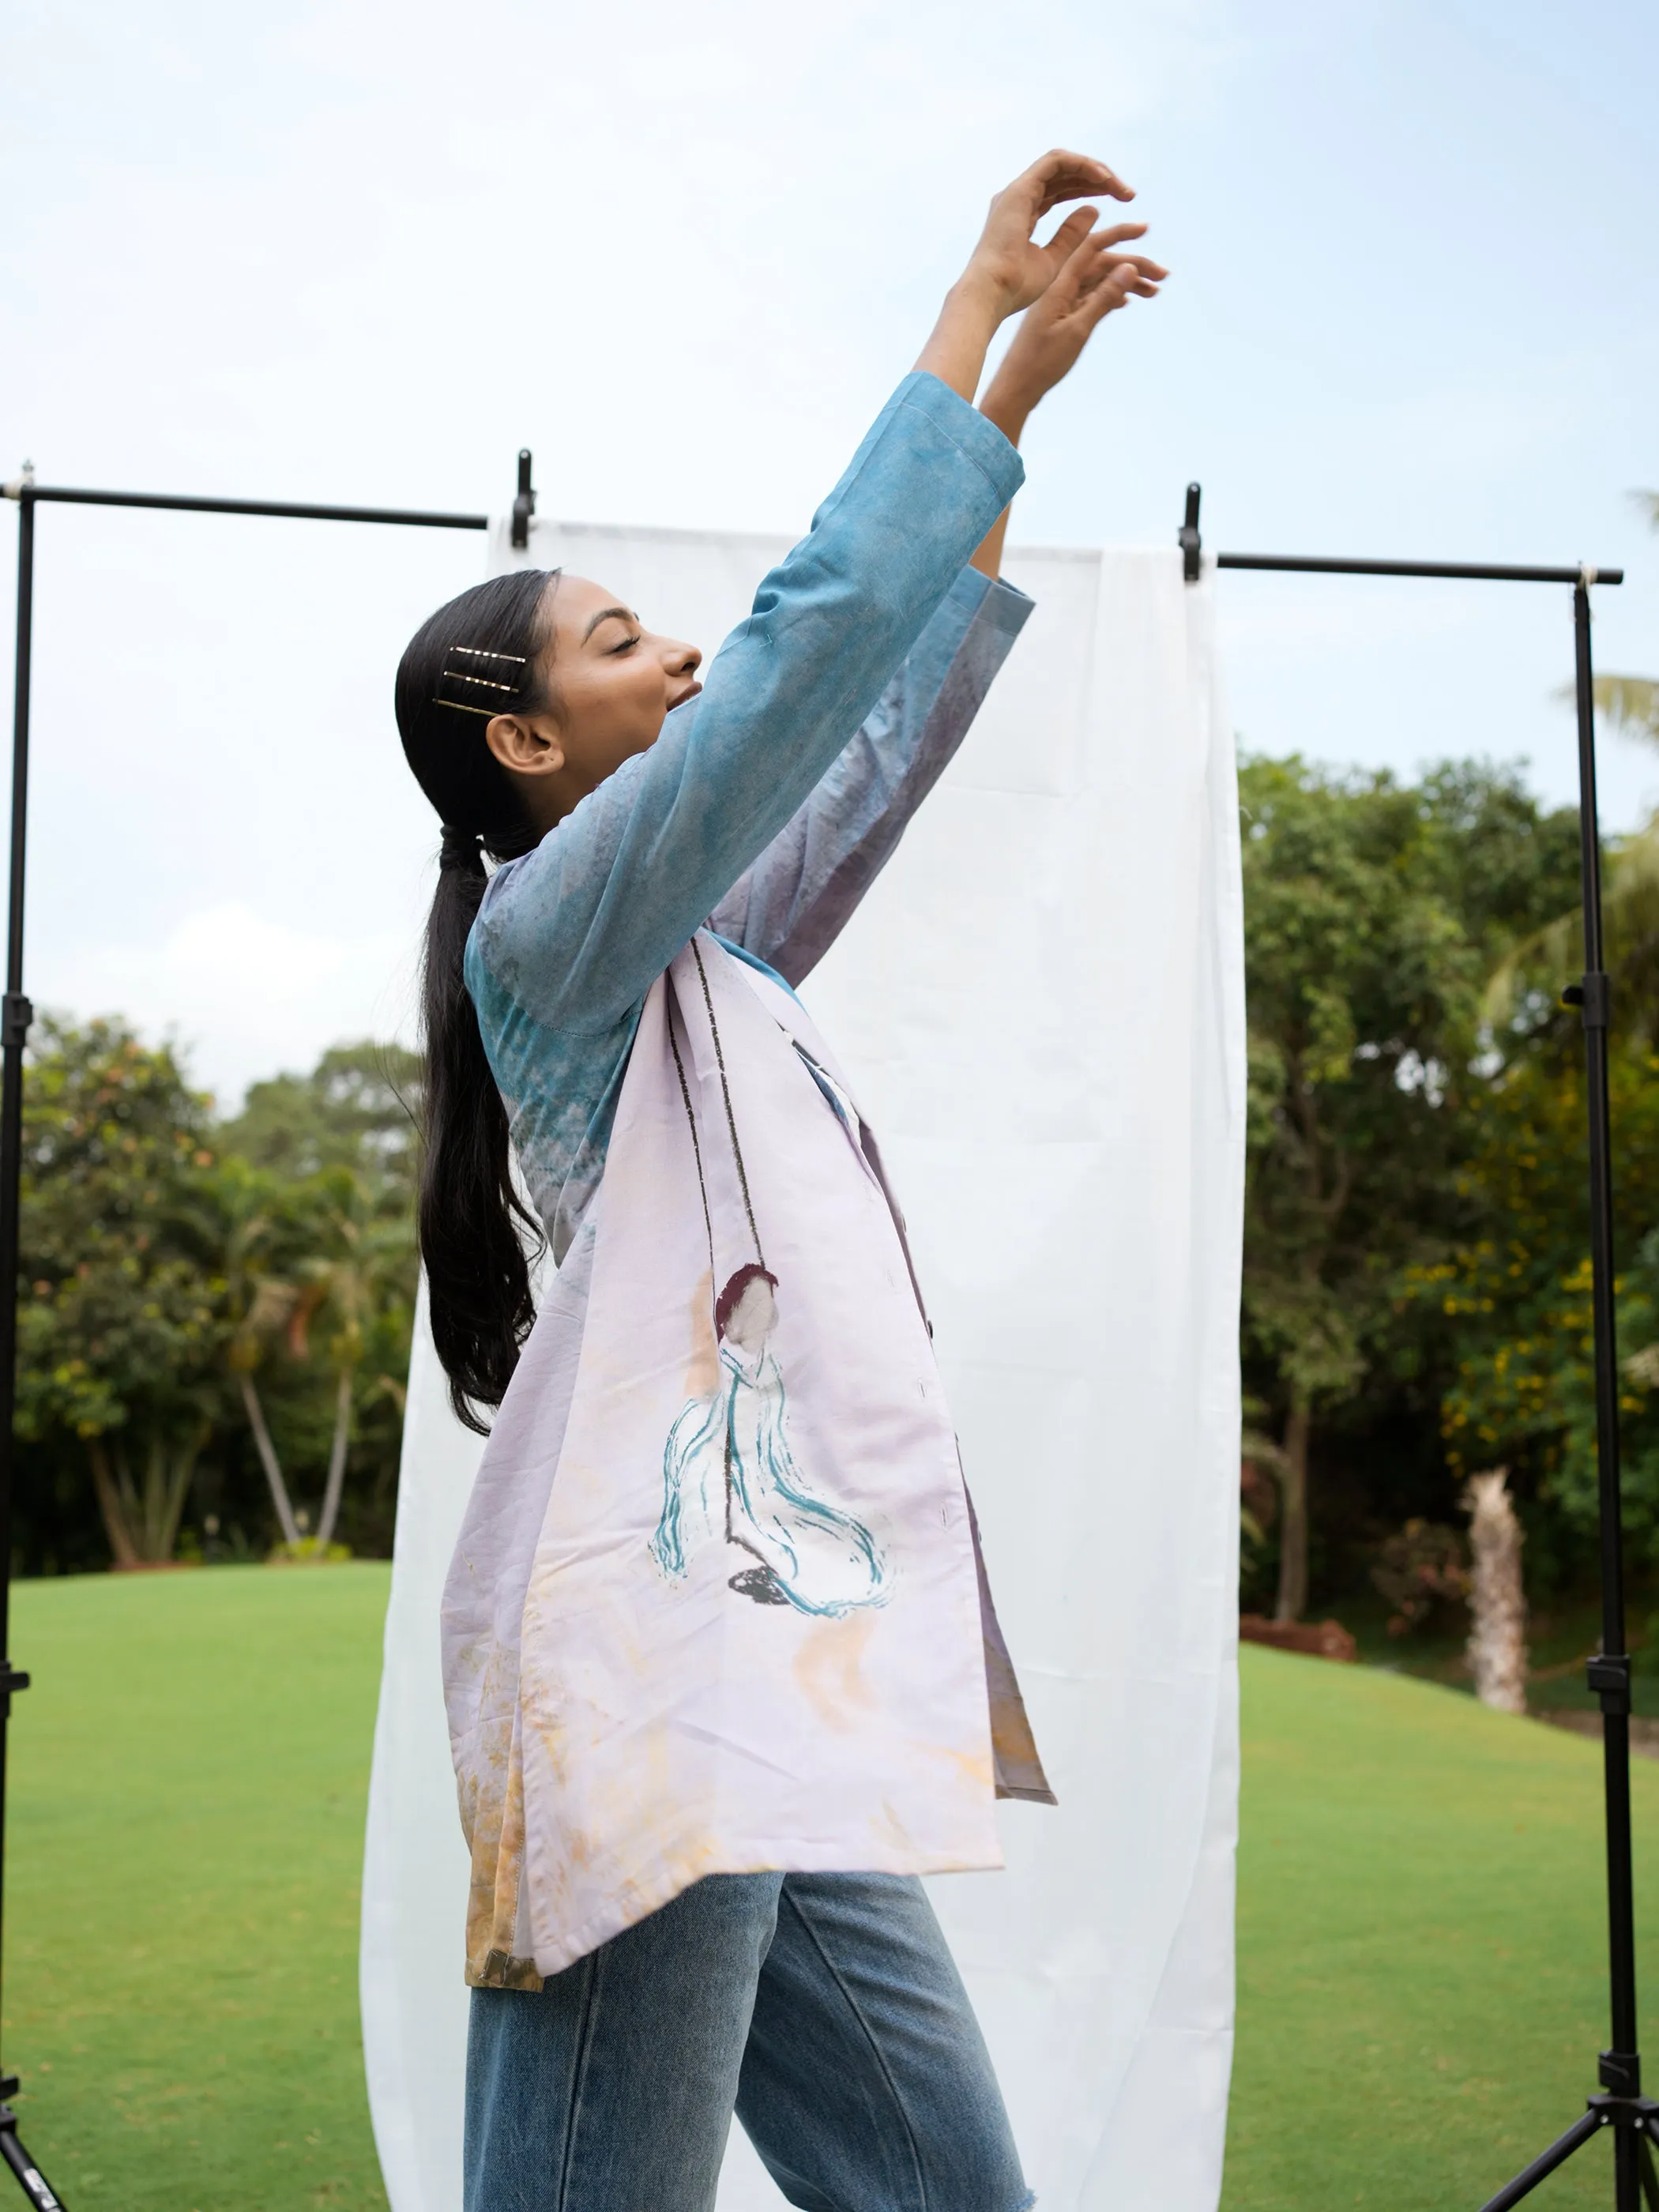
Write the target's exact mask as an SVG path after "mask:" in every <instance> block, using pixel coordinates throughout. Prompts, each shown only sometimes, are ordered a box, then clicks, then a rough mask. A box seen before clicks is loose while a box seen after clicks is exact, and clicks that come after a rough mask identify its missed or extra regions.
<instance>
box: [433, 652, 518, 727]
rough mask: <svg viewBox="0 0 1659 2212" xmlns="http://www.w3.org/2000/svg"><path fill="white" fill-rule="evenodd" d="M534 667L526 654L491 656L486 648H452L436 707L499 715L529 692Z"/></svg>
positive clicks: (496, 654) (445, 665) (436, 695)
mask: <svg viewBox="0 0 1659 2212" xmlns="http://www.w3.org/2000/svg"><path fill="white" fill-rule="evenodd" d="M529 666H530V663H529V660H528V659H526V656H525V655H524V654H523V653H487V652H485V650H484V649H483V647H482V646H477V645H452V646H451V647H450V648H449V650H448V652H447V653H445V655H444V665H443V672H442V674H441V676H440V677H439V678H438V688H437V690H435V692H434V693H433V695H432V699H433V704H434V705H435V706H438V707H454V708H459V711H460V712H461V713H462V714H501V712H502V710H503V708H505V707H506V705H507V702H508V701H509V700H513V699H520V698H522V697H523V696H524V694H525V692H526V690H528V688H529V682H530V679H529V676H528V673H527V672H526V671H528V669H529Z"/></svg>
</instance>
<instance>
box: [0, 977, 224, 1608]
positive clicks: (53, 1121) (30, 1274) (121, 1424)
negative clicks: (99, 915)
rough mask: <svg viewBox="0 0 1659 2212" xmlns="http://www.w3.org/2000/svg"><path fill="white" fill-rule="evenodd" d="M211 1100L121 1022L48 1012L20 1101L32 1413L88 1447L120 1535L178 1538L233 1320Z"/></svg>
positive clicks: (136, 1542) (135, 1556)
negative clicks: (222, 1257)
mask: <svg viewBox="0 0 1659 2212" xmlns="http://www.w3.org/2000/svg"><path fill="white" fill-rule="evenodd" d="M216 1172H217V1171H216V1161H215V1158H214V1153H213V1151H212V1148H211V1144H210V1107H209V1101H208V1100H207V1099H206V1098H204V1097H202V1096H200V1095H199V1094H198V1093H197V1092H194V1091H191V1090H190V1089H189V1088H188V1086H187V1085H186V1084H185V1080H184V1078H183V1076H182V1074H181V1073H180V1072H179V1066H178V1065H177V1062H176V1061H175V1060H174V1058H173V1054H172V1052H171V1050H170V1049H168V1048H165V1047H164V1048H161V1049H160V1050H155V1051H152V1050H149V1049H148V1048H146V1047H144V1046H143V1045H142V1044H141V1043H140V1042H138V1040H137V1037H136V1036H134V1035H133V1034H132V1032H131V1030H129V1029H127V1028H126V1027H125V1024H122V1023H120V1022H118V1021H99V1022H93V1023H90V1024H88V1025H87V1026H86V1027H85V1028H84V1029H76V1028H73V1027H71V1026H70V1025H69V1024H66V1023H64V1022H62V1021H59V1020H55V1019H53V1018H52V1017H50V1016H47V1017H45V1018H43V1019H42V1020H41V1022H40V1025H39V1027H38V1029H37V1030H36V1042H35V1045H34V1048H33V1053H32V1054H31V1059H30V1064H29V1068H28V1076H27V1083H26V1085H25V1092H24V1108H23V1183H22V1200H23V1202H22V1217H21V1246H22V1280H21V1285H20V1293H21V1295H20V1304H19V1313H18V1352H19V1361H18V1407H17V1429H18V1434H19V1435H20V1437H22V1438H24V1439H26V1440H36V1441H39V1440H41V1439H45V1438H48V1437H53V1436H58V1437H64V1438H66V1439H72V1440H74V1442H75V1443H76V1445H77V1446H78V1447H79V1449H81V1450H82V1451H83V1452H84V1455H85V1458H86V1462H87V1465H88V1470H89V1472H90V1474H91V1476H92V1484H93V1490H94V1496H95V1498H96V1500H97V1506H98V1511H99V1514H100V1518H101V1520H102V1523H103V1528H104V1531H105V1534H106V1538H107V1540H108V1542H109V1547H110V1551H111V1553H112V1556H113V1557H114V1559H116V1561H117V1562H118V1564H120V1565H137V1564H138V1563H139V1562H141V1561H146V1560H154V1559H167V1558H168V1557H169V1556H170V1555H171V1553H172V1550H173V1542H174V1539H175V1537H176V1535H177V1533H178V1528H179V1515H180V1513H181V1511H182V1510H183V1506H184V1502H185V1494H186V1492H187V1491H188V1489H189V1486H190V1480H191V1473H192V1471H193V1469H194V1468H195V1465H196V1462H197V1457H198V1455H199V1454H200V1452H201V1450H202V1448H203V1446H204V1443H206V1441H207V1439H208V1437H209V1435H210V1431H211V1429H212V1425H213V1422H214V1419H215V1416H216V1412H217V1410H218V1398H219V1383H218V1377H219V1375H220V1372H221V1361H222V1347H223V1345H224V1342H225V1340H226V1336H227V1334H228V1312H227V1300H226V1284H225V1280H224V1277H223V1273H222V1267H221V1266H220V1262H219V1253H220V1237H219V1210H218V1204H217V1193H216Z"/></svg>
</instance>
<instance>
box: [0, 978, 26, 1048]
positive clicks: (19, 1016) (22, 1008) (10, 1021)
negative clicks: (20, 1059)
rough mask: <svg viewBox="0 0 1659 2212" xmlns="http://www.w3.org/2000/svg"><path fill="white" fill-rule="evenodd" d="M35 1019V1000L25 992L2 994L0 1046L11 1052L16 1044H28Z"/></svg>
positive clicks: (0, 996) (0, 995) (19, 1045)
mask: <svg viewBox="0 0 1659 2212" xmlns="http://www.w3.org/2000/svg"><path fill="white" fill-rule="evenodd" d="M33 1019H34V1002H33V1000H32V999H30V998H28V997H27V995H26V994H24V993H23V992H21V991H7V992H5V993H3V994H0V1048H4V1049H5V1050H6V1051H8V1052H9V1051H10V1049H11V1048H12V1047H13V1046H14V1045H16V1046H18V1047H20V1048H21V1046H23V1045H26V1044H27V1042H28V1041H29V1025H30V1024H31V1023H32V1022H33Z"/></svg>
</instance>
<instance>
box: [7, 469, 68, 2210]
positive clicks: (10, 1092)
mask: <svg viewBox="0 0 1659 2212" xmlns="http://www.w3.org/2000/svg"><path fill="white" fill-rule="evenodd" d="M33 628H34V499H33V493H32V492H31V490H30V489H29V488H28V486H27V484H25V485H24V486H23V487H22V488H21V491H20V493H19V496H18V512H17V688H16V692H15V702H14V709H13V718H12V744H11V875H10V886H9V897H8V901H7V915H6V989H5V995H4V998H3V999H0V1931H3V1928H4V1898H5V1888H4V1881H5V1834H6V1738H7V1734H8V1724H9V1721H10V1719H11V1700H12V1692H14V1691H15V1690H26V1689H27V1687H28V1682H29V1678H28V1676H27V1674H18V1673H17V1672H16V1671H15V1668H13V1666H12V1663H11V1661H10V1658H9V1656H5V1655H7V1654H9V1651H10V1650H11V1644H10V1635H11V1503H12V1483H13V1474H14V1469H15V1448H14V1438H13V1434H12V1425H13V1419H14V1415H15V1410H16V1404H17V1261H18V1243H19V1211H20V1204H21V1185H22V1172H23V1048H24V1046H25V1044H26V1043H27V1041H28V1033H29V1022H30V1020H31V1018H32V1016H33V1009H32V1008H31V1006H30V1005H29V1002H28V1000H27V999H26V998H25V997H24V996H23V863H24V860H25V858H26V850H27V834H28V767H29V672H30V671H29V657H30V652H31V648H32V646H33ZM16 2090H17V2076H16V2075H15V2074H3V2075H0V2158H3V2159H4V2160H5V2162H6V2164H7V2165H8V2166H9V2167H10V2168H11V2171H12V2172H13V2173H14V2174H15V2176H16V2178H17V2180H18V2182H19V2183H20V2185H21V2187H22V2190H23V2192H24V2194H25V2195H26V2196H27V2197H28V2198H29V2200H30V2202H31V2203H33V2204H35V2205H36V2206H38V2207H39V2212H59V2203H58V2197H56V2195H54V2193H53V2191H52V2189H51V2187H50V2186H49V2185H48V2184H47V2181H46V2176H45V2175H44V2174H43V2173H42V2172H40V2168H39V2167H38V2166H36V2165H35V2164H34V2161H33V2160H32V2159H31V2158H30V2156H29V2154H28V2153H27V2151H26V2150H25V2149H24V2148H23V2146H22V2144H21V2142H19V2141H18V2140H17V2116H16V2114H15V2112H13V2111H12V2109H11V2104H10V2100H11V2098H12V2097H13V2096H14V2095H15V2093H16Z"/></svg>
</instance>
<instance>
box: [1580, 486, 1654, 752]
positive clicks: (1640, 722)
mask: <svg viewBox="0 0 1659 2212" xmlns="http://www.w3.org/2000/svg"><path fill="white" fill-rule="evenodd" d="M1631 497H1632V499H1633V500H1634V501H1636V503H1637V505H1638V507H1641V508H1642V510H1643V511H1644V513H1645V514H1646V516H1647V518H1648V521H1649V523H1650V526H1652V527H1653V528H1654V529H1655V530H1659V491H1638V492H1632V494H1631ZM1595 703H1596V706H1597V707H1598V708H1600V710H1601V713H1602V714H1605V715H1606V717H1607V723H1608V726H1610V727H1611V728H1613V729H1615V730H1623V731H1624V732H1626V734H1627V735H1628V736H1630V737H1634V738H1651V739H1652V740H1653V742H1654V743H1655V744H1659V677H1653V676H1598V677H1597V678H1596V679H1595Z"/></svg>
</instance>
